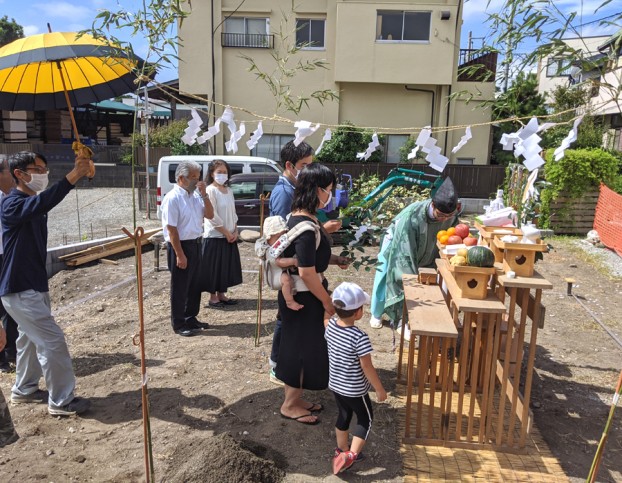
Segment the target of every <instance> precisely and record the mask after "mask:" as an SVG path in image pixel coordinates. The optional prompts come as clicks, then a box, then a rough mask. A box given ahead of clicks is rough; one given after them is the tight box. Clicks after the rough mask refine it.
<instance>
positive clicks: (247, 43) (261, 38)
mask: <svg viewBox="0 0 622 483" xmlns="http://www.w3.org/2000/svg"><path fill="white" fill-rule="evenodd" d="M221 41H222V46H223V47H246V48H251V49H271V48H273V47H274V35H268V34H231V33H223V34H222V39H221Z"/></svg>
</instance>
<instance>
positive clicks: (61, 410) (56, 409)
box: [48, 397, 91, 416]
mask: <svg viewBox="0 0 622 483" xmlns="http://www.w3.org/2000/svg"><path fill="white" fill-rule="evenodd" d="M90 407H91V401H89V400H88V399H84V398H81V397H74V398H73V399H72V400H71V402H70V403H69V404H65V405H64V406H55V405H54V404H50V405H49V406H48V413H50V414H51V415H52V416H73V415H74V414H82V413H84V412H86V411H88V410H89V409H90Z"/></svg>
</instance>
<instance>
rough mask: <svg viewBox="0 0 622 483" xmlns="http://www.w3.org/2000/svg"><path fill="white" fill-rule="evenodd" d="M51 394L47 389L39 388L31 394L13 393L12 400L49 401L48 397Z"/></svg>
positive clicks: (22, 402)
mask: <svg viewBox="0 0 622 483" xmlns="http://www.w3.org/2000/svg"><path fill="white" fill-rule="evenodd" d="M49 396H50V394H49V393H48V392H47V391H42V390H41V389H37V390H36V391H35V392H31V393H30V394H26V395H22V394H15V393H14V392H13V393H11V402H12V403H13V404H31V403H44V402H48V397H49Z"/></svg>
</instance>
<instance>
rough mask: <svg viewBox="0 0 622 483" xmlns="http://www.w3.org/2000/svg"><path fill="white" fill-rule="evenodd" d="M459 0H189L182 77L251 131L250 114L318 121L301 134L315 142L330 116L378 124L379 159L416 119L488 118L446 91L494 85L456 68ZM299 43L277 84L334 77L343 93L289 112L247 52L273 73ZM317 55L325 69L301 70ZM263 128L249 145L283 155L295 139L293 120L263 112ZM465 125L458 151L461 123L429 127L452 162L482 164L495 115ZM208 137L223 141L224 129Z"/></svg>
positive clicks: (393, 158)
mask: <svg viewBox="0 0 622 483" xmlns="http://www.w3.org/2000/svg"><path fill="white" fill-rule="evenodd" d="M462 7H463V5H462V0H442V1H439V0H436V1H435V0H430V1H406V2H405V1H402V2H396V1H393V2H390V1H382V0H376V1H371V2H370V1H345V0H298V1H296V2H292V1H291V0H288V1H286V0H272V1H267V0H247V1H246V2H243V3H242V5H241V6H240V2H239V1H238V0H214V1H212V2H192V13H191V15H190V16H189V17H188V18H187V19H185V20H184V22H183V24H182V25H181V26H180V28H179V34H180V37H181V38H182V39H183V40H182V45H180V49H179V54H180V62H179V82H180V89H181V90H182V91H184V92H188V93H193V94H200V95H203V96H206V97H207V98H210V99H214V101H215V102H216V103H217V104H218V105H217V106H216V108H215V115H216V116H219V115H220V114H221V113H222V110H223V107H222V106H223V105H230V106H231V107H232V108H234V112H235V118H236V120H238V121H240V120H244V121H245V122H246V131H247V136H248V134H249V133H250V132H251V131H253V130H254V128H255V126H256V125H257V121H258V117H257V116H255V115H253V114H257V115H260V116H265V117H267V118H270V117H272V116H273V115H275V114H278V115H279V116H281V117H283V118H286V119H288V120H290V121H292V122H293V121H296V120H307V121H311V122H313V123H321V124H322V127H321V128H320V129H319V130H318V132H316V133H315V134H314V135H313V136H312V137H310V138H308V141H309V142H310V143H311V144H312V145H314V146H316V147H317V146H318V145H319V143H320V140H321V138H322V135H323V132H324V129H325V127H327V126H336V125H339V124H340V123H343V122H345V121H350V122H352V123H354V124H355V125H357V126H360V127H372V128H377V131H378V133H381V132H382V133H384V134H386V135H387V136H386V139H387V141H386V146H385V147H384V148H385V149H384V150H383V156H384V159H385V161H387V162H397V161H398V160H399V151H398V150H399V147H400V146H402V145H403V144H404V143H405V142H406V140H407V139H408V135H409V134H417V132H418V129H417V130H415V129H414V128H419V127H423V126H427V125H432V126H434V127H446V126H458V125H471V124H473V125H474V124H479V123H486V122H489V121H490V113H489V111H487V110H483V109H482V108H481V107H479V106H478V102H476V101H475V100H473V101H471V102H470V103H468V104H467V103H466V102H464V101H452V102H450V103H448V102H447V98H448V96H449V95H450V94H451V93H456V92H458V91H463V90H467V91H469V92H472V93H473V95H474V96H475V99H479V100H484V99H490V98H492V96H493V94H494V81H491V82H469V81H467V80H464V79H462V80H460V81H459V80H458V76H457V71H458V65H459V63H460V62H461V61H462V62H463V63H464V62H466V61H468V60H469V58H468V54H469V53H468V52H466V51H461V50H460V45H459V44H460V28H461V23H462V18H461V13H462ZM210 32H214V34H213V35H211V34H210ZM294 45H299V46H303V48H302V49H301V50H299V51H297V52H296V53H295V54H292V55H291V56H290V57H289V59H288V61H287V64H286V65H287V66H288V67H289V68H291V69H293V70H292V72H293V75H292V77H290V78H289V79H287V80H286V81H285V82H283V83H282V84H281V86H287V88H288V89H289V90H290V92H291V94H292V95H293V96H309V95H310V94H311V93H312V92H314V91H320V90H326V89H330V90H332V91H335V92H337V93H338V95H339V98H338V100H333V101H327V102H324V104H323V105H322V104H320V103H319V102H317V101H315V100H313V99H311V100H309V102H308V106H306V105H305V106H303V108H302V110H301V111H300V113H299V114H295V113H293V112H290V111H288V110H286V109H284V108H283V106H281V107H278V106H277V98H278V96H276V97H275V95H273V93H272V92H271V91H270V89H269V88H268V85H267V84H266V82H264V81H263V80H260V79H257V77H256V74H255V73H253V72H249V67H250V66H251V63H250V62H249V61H248V58H250V59H252V62H253V63H254V64H256V65H257V67H258V68H259V70H260V71H261V72H264V73H268V74H269V75H270V76H271V77H272V78H273V79H274V78H276V77H277V76H275V74H274V73H275V71H276V62H275V58H276V59H285V58H286V57H287V56H288V55H289V54H288V52H287V50H288V49H289V48H291V47H292V46H294ZM244 57H246V58H244ZM317 59H324V60H325V61H326V63H327V65H326V68H325V69H322V68H321V69H315V70H309V71H304V72H303V71H301V70H297V69H296V68H295V67H294V66H295V65H297V64H298V63H299V62H301V63H305V62H307V61H315V60H317ZM487 60H488V61H491V60H492V64H491V65H492V69H493V72H494V68H495V67H496V66H495V65H494V64H496V59H487ZM493 78H494V76H493ZM236 108H243V110H241V109H236ZM211 122H213V118H212V119H210V124H211ZM405 128H413V129H412V130H411V131H410V130H408V129H405ZM263 131H264V136H263V137H262V138H261V140H260V142H259V145H258V146H257V148H255V149H254V150H253V153H252V154H256V155H261V156H267V157H270V158H273V159H278V153H279V150H280V146H281V145H282V144H283V143H284V142H286V141H288V140H290V139H293V135H294V132H295V128H294V126H293V124H292V123H287V122H282V121H281V122H274V121H264V122H263ZM472 132H473V140H471V142H469V143H468V144H467V145H466V146H464V147H463V148H462V149H461V150H460V151H459V152H458V153H457V154H456V155H451V149H452V147H453V146H455V145H456V144H457V143H458V141H459V140H460V137H461V136H462V135H463V134H464V129H456V130H449V131H448V132H447V134H445V133H439V134H436V135H435V137H436V138H437V139H438V145H439V146H440V147H441V148H442V153H443V154H445V155H447V156H450V163H463V164H488V158H489V151H490V126H489V125H486V126H478V127H473V128H472ZM247 136H246V137H244V138H243V141H245V140H246V139H248V137H247ZM238 146H239V149H240V151H239V154H248V153H249V151H248V149H247V147H246V145H245V143H243V142H240V143H239V144H238ZM365 148H366V146H361V151H363V150H364V149H365ZM215 149H216V153H224V139H223V137H222V133H221V134H220V135H219V137H217V139H216V143H215ZM352 161H356V160H352Z"/></svg>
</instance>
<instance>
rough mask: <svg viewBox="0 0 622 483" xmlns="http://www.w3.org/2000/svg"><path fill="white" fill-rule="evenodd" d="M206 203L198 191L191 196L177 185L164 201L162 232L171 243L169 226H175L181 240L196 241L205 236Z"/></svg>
mask: <svg viewBox="0 0 622 483" xmlns="http://www.w3.org/2000/svg"><path fill="white" fill-rule="evenodd" d="M204 207H205V205H204V203H203V200H202V199H201V194H200V193H199V191H198V190H195V191H194V193H192V194H190V193H188V192H187V191H186V190H185V189H183V188H182V187H181V186H179V185H178V184H176V185H175V186H173V189H172V190H171V191H169V192H168V193H166V195H165V196H164V199H163V200H162V206H161V212H162V230H163V232H164V239H165V240H166V241H167V242H170V241H171V239H170V236H169V233H168V229H167V228H166V226H167V225H170V226H174V227H175V228H177V231H178V232H179V239H180V240H182V241H183V240H196V239H197V238H199V237H200V236H201V235H202V234H203V210H204Z"/></svg>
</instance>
